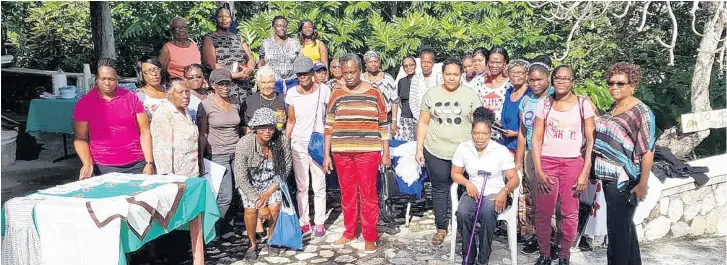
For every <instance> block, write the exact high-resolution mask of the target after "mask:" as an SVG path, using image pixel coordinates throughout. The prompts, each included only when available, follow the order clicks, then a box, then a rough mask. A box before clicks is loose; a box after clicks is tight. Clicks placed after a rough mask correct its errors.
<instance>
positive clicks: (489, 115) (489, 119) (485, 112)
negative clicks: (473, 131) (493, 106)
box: [472, 107, 495, 129]
mask: <svg viewBox="0 0 727 265" xmlns="http://www.w3.org/2000/svg"><path fill="white" fill-rule="evenodd" d="M472 118H473V119H472V128H474V127H475V126H476V125H477V124H478V123H480V122H484V123H485V124H486V125H487V128H490V129H492V124H493V123H495V113H494V112H492V110H490V109H488V108H485V107H477V108H476V109H475V111H474V113H472Z"/></svg>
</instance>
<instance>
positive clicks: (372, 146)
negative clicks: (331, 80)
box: [324, 88, 389, 153]
mask: <svg viewBox="0 0 727 265" xmlns="http://www.w3.org/2000/svg"><path fill="white" fill-rule="evenodd" d="M328 105H329V106H328V112H327V115H326V129H325V132H324V133H325V135H330V136H331V151H333V152H354V153H363V152H378V151H382V150H383V146H382V143H381V141H382V140H389V121H388V118H387V113H386V106H385V105H384V100H383V97H382V96H381V93H380V92H379V91H378V90H376V89H373V88H372V89H369V90H368V91H366V92H363V93H350V92H346V91H345V90H343V89H339V90H336V91H333V94H332V95H331V100H330V102H329V103H328Z"/></svg>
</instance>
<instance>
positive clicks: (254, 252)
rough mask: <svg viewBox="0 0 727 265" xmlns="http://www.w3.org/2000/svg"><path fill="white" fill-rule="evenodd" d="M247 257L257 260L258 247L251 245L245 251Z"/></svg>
mask: <svg viewBox="0 0 727 265" xmlns="http://www.w3.org/2000/svg"><path fill="white" fill-rule="evenodd" d="M245 259H247V260H257V247H250V248H248V249H247V251H245Z"/></svg>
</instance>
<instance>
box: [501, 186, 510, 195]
mask: <svg viewBox="0 0 727 265" xmlns="http://www.w3.org/2000/svg"><path fill="white" fill-rule="evenodd" d="M502 190H504V191H505V193H507V194H510V189H508V188H507V186H505V187H502Z"/></svg>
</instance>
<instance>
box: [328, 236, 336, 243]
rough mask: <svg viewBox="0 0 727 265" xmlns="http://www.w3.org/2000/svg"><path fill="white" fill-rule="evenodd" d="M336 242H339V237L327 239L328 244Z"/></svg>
mask: <svg viewBox="0 0 727 265" xmlns="http://www.w3.org/2000/svg"><path fill="white" fill-rule="evenodd" d="M336 240H338V237H335V236H327V237H326V239H325V241H326V243H333V242H336Z"/></svg>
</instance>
